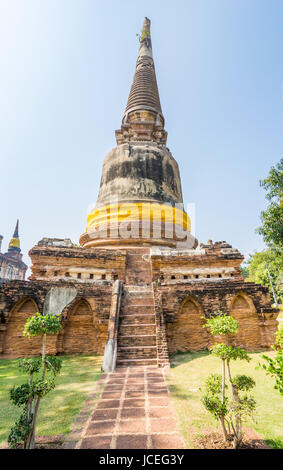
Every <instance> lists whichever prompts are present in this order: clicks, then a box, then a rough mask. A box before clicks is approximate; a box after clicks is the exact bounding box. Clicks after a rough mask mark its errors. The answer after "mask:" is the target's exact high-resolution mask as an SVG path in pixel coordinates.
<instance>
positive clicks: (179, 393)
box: [168, 384, 193, 400]
mask: <svg viewBox="0 0 283 470" xmlns="http://www.w3.org/2000/svg"><path fill="white" fill-rule="evenodd" d="M168 387H169V390H170V393H171V394H172V395H174V398H181V399H183V400H188V399H189V398H193V395H192V394H191V393H189V392H187V393H184V390H183V389H182V388H180V387H178V386H176V385H172V384H169V385H168Z"/></svg>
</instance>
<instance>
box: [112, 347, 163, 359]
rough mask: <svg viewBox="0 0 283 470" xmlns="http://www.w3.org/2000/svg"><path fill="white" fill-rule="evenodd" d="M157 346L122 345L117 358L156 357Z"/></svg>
mask: <svg viewBox="0 0 283 470" xmlns="http://www.w3.org/2000/svg"><path fill="white" fill-rule="evenodd" d="M156 357H157V350H156V346H139V347H121V346H118V351H117V359H118V360H119V359H155V358H156Z"/></svg>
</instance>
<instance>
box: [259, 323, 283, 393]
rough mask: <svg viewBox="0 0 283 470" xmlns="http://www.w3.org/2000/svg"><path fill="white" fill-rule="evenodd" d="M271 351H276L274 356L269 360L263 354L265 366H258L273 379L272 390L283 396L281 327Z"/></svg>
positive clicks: (282, 336)
mask: <svg viewBox="0 0 283 470" xmlns="http://www.w3.org/2000/svg"><path fill="white" fill-rule="evenodd" d="M272 349H274V350H275V351H277V354H276V356H275V357H274V358H271V357H268V356H266V355H265V354H263V355H262V358H263V359H264V360H265V362H266V364H260V366H261V367H262V368H263V369H264V370H265V371H266V373H267V375H271V376H272V377H274V378H275V385H274V388H275V389H276V390H278V391H279V393H280V395H282V396H283V325H281V327H280V328H279V330H278V331H277V333H276V340H275V345H274V346H273V347H272Z"/></svg>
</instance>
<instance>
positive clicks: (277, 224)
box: [257, 158, 283, 253]
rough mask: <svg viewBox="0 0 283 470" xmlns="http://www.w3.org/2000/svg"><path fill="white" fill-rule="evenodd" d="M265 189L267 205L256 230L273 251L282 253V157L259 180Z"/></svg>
mask: <svg viewBox="0 0 283 470" xmlns="http://www.w3.org/2000/svg"><path fill="white" fill-rule="evenodd" d="M260 185H261V186H262V187H263V188H264V189H265V191H266V199H267V200H268V201H269V204H268V207H267V209H266V210H265V211H262V212H261V222H262V225H261V227H259V228H258V229H257V232H258V233H260V234H261V235H262V236H263V239H264V241H265V243H266V244H267V245H268V246H269V247H271V248H272V249H273V250H274V251H277V252H280V253H282V248H283V158H281V160H280V162H279V163H278V164H277V165H276V166H275V167H271V169H270V171H269V174H268V177H267V178H265V179H264V180H262V181H260Z"/></svg>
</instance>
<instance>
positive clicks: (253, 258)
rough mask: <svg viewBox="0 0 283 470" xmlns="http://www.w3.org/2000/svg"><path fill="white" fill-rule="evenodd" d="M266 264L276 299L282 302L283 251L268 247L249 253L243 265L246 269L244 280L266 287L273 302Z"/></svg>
mask: <svg viewBox="0 0 283 470" xmlns="http://www.w3.org/2000/svg"><path fill="white" fill-rule="evenodd" d="M267 266H268V269H269V272H270V276H271V279H272V283H273V288H274V291H275V295H276V297H277V300H278V301H279V302H283V253H279V252H278V251H274V250H272V249H270V248H269V249H267V250H264V251H260V252H255V253H254V254H252V255H249V258H248V260H247V261H246V262H245V266H244V269H246V271H247V276H246V280H247V281H251V282H256V283H258V284H261V285H263V286H266V287H268V289H269V293H270V296H271V299H272V301H273V302H275V299H274V296H273V292H272V288H271V284H270V279H269V275H268V270H267Z"/></svg>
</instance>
